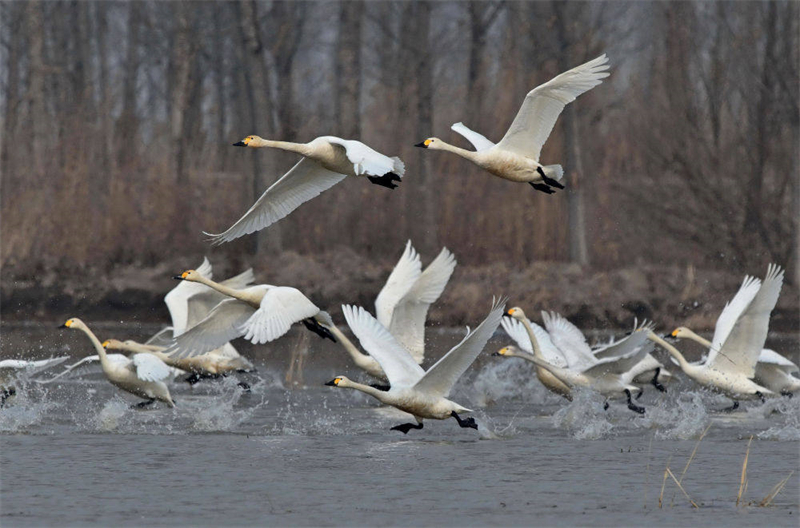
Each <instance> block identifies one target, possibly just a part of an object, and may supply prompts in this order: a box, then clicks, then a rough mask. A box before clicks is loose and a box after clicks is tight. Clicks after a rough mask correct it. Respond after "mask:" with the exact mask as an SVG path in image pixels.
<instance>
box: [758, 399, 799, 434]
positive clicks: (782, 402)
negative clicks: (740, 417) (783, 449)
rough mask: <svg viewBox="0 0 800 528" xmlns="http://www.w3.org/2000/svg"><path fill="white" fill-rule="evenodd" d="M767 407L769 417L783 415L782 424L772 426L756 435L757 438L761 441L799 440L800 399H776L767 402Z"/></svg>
mask: <svg viewBox="0 0 800 528" xmlns="http://www.w3.org/2000/svg"><path fill="white" fill-rule="evenodd" d="M770 404H771V405H770ZM767 405H769V408H770V411H771V412H770V414H771V415H773V416H774V414H777V413H779V414H781V415H783V423H782V424H778V425H773V426H772V427H770V428H769V429H767V430H765V431H762V432H760V433H758V437H759V438H761V439H762V440H780V441H797V440H800V399H798V398H797V397H794V398H792V399H787V398H776V399H773V400H770V401H768V403H767ZM767 405H764V407H767Z"/></svg>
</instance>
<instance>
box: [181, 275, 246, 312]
mask: <svg viewBox="0 0 800 528" xmlns="http://www.w3.org/2000/svg"><path fill="white" fill-rule="evenodd" d="M195 282H199V283H200V284H205V285H206V286H208V287H209V288H213V289H215V290H217V291H218V292H220V293H221V294H223V295H227V296H228V297H233V298H234V299H239V300H240V301H244V302H246V303H248V304H251V305H254V306H255V307H258V306H259V304H260V303H261V299H260V298H259V299H256V298H255V297H256V296H254V295H252V294H251V293H250V292H246V291H243V290H236V289H234V288H230V287H228V286H225V285H224V284H220V283H218V282H214V281H212V280H211V279H207V278H205V277H200V278H198V279H197V280H196V281H195Z"/></svg>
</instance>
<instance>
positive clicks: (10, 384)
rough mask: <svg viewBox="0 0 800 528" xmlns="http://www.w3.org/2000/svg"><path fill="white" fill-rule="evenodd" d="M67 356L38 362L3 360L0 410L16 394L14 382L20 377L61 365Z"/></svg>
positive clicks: (0, 379)
mask: <svg viewBox="0 0 800 528" xmlns="http://www.w3.org/2000/svg"><path fill="white" fill-rule="evenodd" d="M68 358H69V356H61V357H54V358H48V359H39V360H25V359H4V360H2V361H0V408H2V407H3V406H4V405H5V403H6V400H7V399H8V398H10V397H11V396H14V395H15V394H16V393H17V388H16V387H15V386H14V382H15V381H16V380H17V379H18V378H19V377H21V376H26V377H30V376H33V375H34V374H36V373H38V372H41V371H43V370H45V369H47V368H50V367H52V366H55V365H58V364H59V363H63V362H64V361H66V360H67V359H68Z"/></svg>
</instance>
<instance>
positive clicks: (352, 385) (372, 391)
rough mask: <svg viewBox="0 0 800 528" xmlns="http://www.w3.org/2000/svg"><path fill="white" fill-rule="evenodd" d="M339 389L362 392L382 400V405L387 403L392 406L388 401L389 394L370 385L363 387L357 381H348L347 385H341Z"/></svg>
mask: <svg viewBox="0 0 800 528" xmlns="http://www.w3.org/2000/svg"><path fill="white" fill-rule="evenodd" d="M339 387H341V388H343V389H355V390H357V391H361V392H363V393H365V394H369V395H370V396H372V397H373V398H375V399H377V400H380V401H381V403H385V404H388V405H391V403H390V402H389V401H388V400H389V399H388V398H387V395H388V394H389V393H388V392H386V391H382V390H380V389H376V388H375V387H370V386H369V385H363V384H361V383H356V382H355V381H348V382H346V383H345V384H342V383H341V382H340V383H339Z"/></svg>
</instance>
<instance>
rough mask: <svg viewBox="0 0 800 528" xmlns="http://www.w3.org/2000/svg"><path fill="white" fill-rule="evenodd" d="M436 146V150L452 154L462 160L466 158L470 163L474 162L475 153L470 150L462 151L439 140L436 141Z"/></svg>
mask: <svg viewBox="0 0 800 528" xmlns="http://www.w3.org/2000/svg"><path fill="white" fill-rule="evenodd" d="M436 144H437V145H438V146H437V148H436V150H446V151H447V152H452V153H453V154H457V155H459V156H461V157H462V158H466V159H468V160H470V161H472V162H474V161H475V152H473V151H471V150H466V149H462V148H461V147H457V146H455V145H451V144H450V143H445V142H444V141H442V140H441V139H438V140H436Z"/></svg>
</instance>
